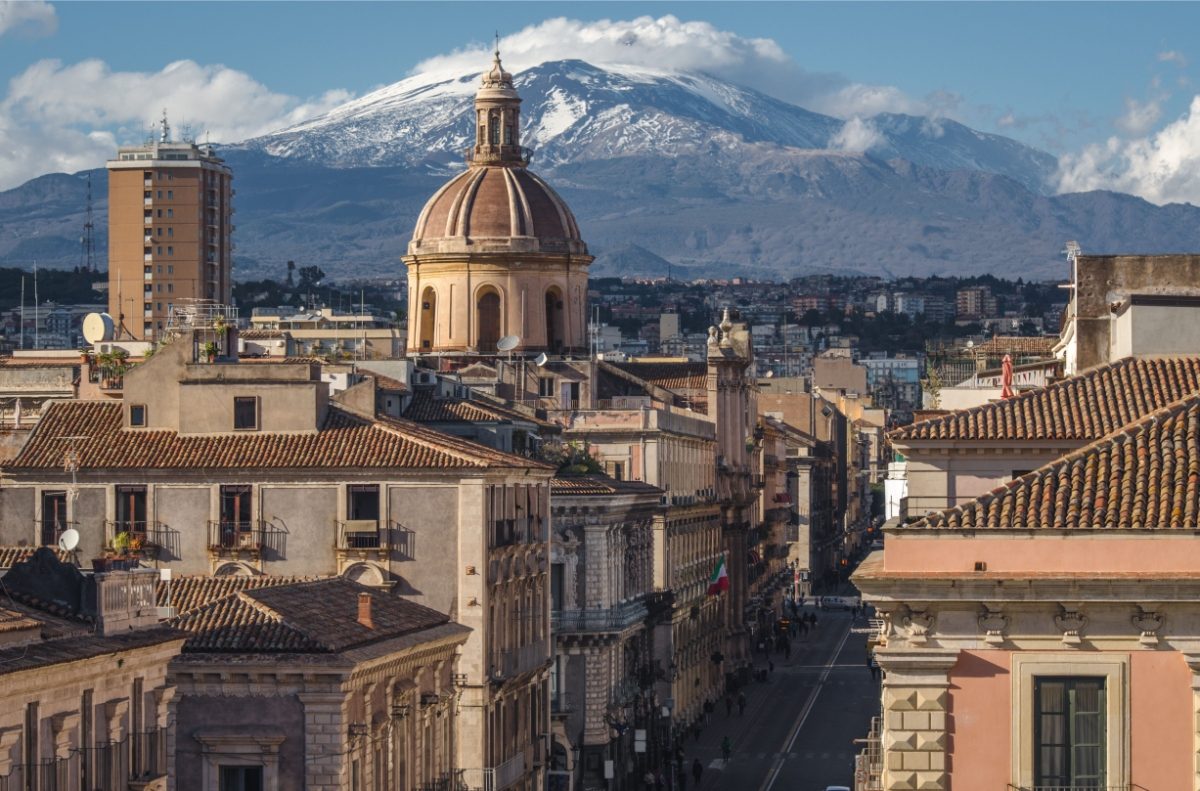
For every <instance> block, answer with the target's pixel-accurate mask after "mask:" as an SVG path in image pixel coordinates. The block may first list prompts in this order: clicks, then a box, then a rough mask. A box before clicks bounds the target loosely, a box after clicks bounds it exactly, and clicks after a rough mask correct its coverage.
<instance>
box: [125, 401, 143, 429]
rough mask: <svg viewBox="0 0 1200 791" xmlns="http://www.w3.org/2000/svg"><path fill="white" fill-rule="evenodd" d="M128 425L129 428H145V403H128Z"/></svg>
mask: <svg viewBox="0 0 1200 791" xmlns="http://www.w3.org/2000/svg"><path fill="white" fill-rule="evenodd" d="M129 426H130V427H131V428H145V426H146V405H145V404H130V405H129Z"/></svg>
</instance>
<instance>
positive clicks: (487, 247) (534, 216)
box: [408, 50, 587, 256]
mask: <svg viewBox="0 0 1200 791" xmlns="http://www.w3.org/2000/svg"><path fill="white" fill-rule="evenodd" d="M520 135H521V97H520V96H518V95H517V91H516V88H515V87H514V86H513V81H512V75H511V74H509V73H508V72H507V71H505V70H504V67H503V66H502V65H501V64H500V52H499V50H497V51H496V55H495V60H494V61H493V63H492V68H491V70H490V71H488V72H486V73H485V74H484V75H483V80H482V83H481V85H480V88H479V92H478V93H476V95H475V142H474V145H472V146H471V148H469V149H468V150H467V162H468V168H467V170H466V171H465V172H463V173H460V174H458V175H457V176H455V177H454V178H452V179H450V181H448V182H447V183H446V184H445V185H444V186H443V187H442V188H441V189H439V190H438V191H437V192H436V193H435V194H434V196H433V197H432V198H430V199H429V202H428V203H426V204H425V208H424V209H423V210H422V211H421V216H420V217H418V218H417V225H416V227H415V228H414V229H413V235H412V241H411V242H409V245H408V254H409V255H410V256H419V255H421V254H423V253H428V254H435V255H436V254H439V253H440V254H465V253H556V254H567V255H572V256H586V255H587V245H586V244H584V243H583V240H582V239H581V238H580V236H579V226H578V225H576V223H575V216H574V215H573V214H571V210H570V209H569V208H568V207H567V204H566V201H564V200H563V199H562V198H560V197H559V196H558V193H556V192H555V191H554V190H553V189H551V188H550V185H548V184H547V183H546V182H545V181H543V180H542V179H540V178H539V177H538V176H536V175H535V174H533V173H532V172H530V171H529V169H528V168H527V167H526V165H527V164H528V163H529V151H528V149H526V148H523V147H522V146H521V140H520Z"/></svg>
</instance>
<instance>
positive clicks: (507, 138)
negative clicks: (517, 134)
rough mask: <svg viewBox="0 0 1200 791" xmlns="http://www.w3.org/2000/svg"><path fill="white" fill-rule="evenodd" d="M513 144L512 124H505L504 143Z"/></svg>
mask: <svg viewBox="0 0 1200 791" xmlns="http://www.w3.org/2000/svg"><path fill="white" fill-rule="evenodd" d="M512 144H513V133H512V124H505V125H504V145H506V146H511V145H512Z"/></svg>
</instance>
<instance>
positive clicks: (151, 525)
mask: <svg viewBox="0 0 1200 791" xmlns="http://www.w3.org/2000/svg"><path fill="white" fill-rule="evenodd" d="M122 533H128V534H129V538H130V549H131V550H133V551H143V552H147V553H155V552H157V551H158V550H159V549H161V548H162V547H164V546H166V543H167V528H166V527H165V526H164V525H162V524H161V523H159V522H154V521H146V520H130V519H117V520H105V522H104V542H105V544H106V545H107V546H109V547H111V546H113V542H114V541H115V540H116V538H117V536H119V535H121V534H122Z"/></svg>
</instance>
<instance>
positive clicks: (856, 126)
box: [829, 117, 886, 154]
mask: <svg viewBox="0 0 1200 791" xmlns="http://www.w3.org/2000/svg"><path fill="white" fill-rule="evenodd" d="M884 142H886V141H885V139H884V136H883V135H882V134H881V133H880V131H879V130H878V129H876V128H875V127H874V125H872V124H871V122H870V121H864V120H863V119H861V118H858V117H855V118H851V119H850V120H849V121H847V122H846V123H845V125H844V126H842V128H841V129H840V130H838V133H837V134H835V135H834V136H833V137H832V138H830V140H829V147H830V148H833V149H837V150H839V151H853V152H855V153H860V154H861V153H863V152H865V151H870V150H871V149H872V148H874V147H875V146H877V145H880V144H881V143H884Z"/></svg>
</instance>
